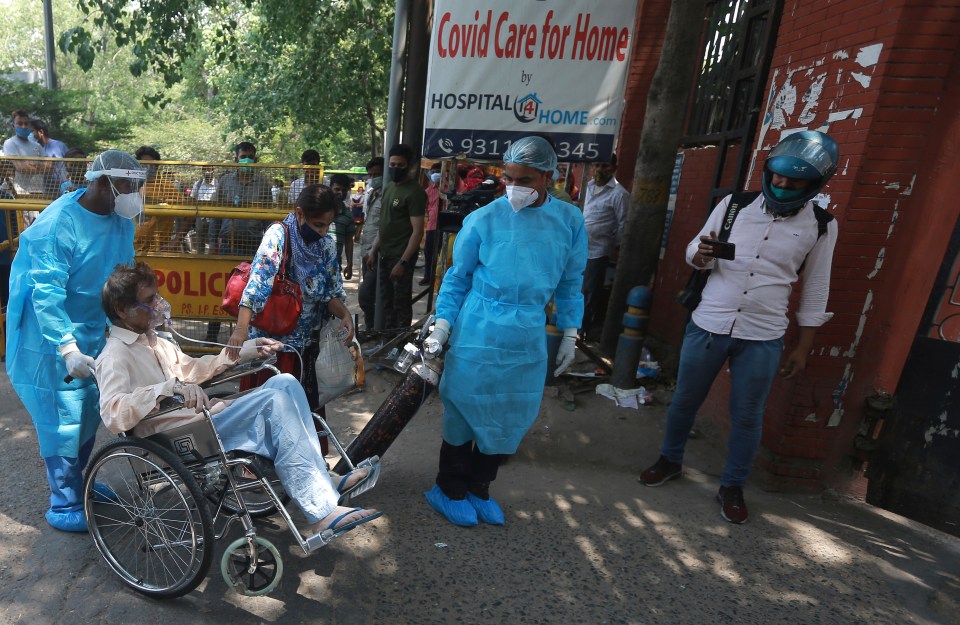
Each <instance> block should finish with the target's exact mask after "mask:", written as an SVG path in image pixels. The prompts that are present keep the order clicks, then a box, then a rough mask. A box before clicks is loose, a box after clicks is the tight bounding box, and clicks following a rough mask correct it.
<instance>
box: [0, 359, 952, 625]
mask: <svg viewBox="0 0 960 625" xmlns="http://www.w3.org/2000/svg"><path fill="white" fill-rule="evenodd" d="M395 380H396V378H395V377H394V374H393V373H392V372H374V373H372V374H371V375H370V377H369V378H368V382H369V383H368V389H367V390H366V392H364V393H359V394H356V395H352V396H350V397H348V398H345V399H344V400H342V401H341V402H340V403H339V404H338V405H337V406H336V407H335V408H334V410H333V411H332V412H333V413H334V414H333V415H332V416H331V421H332V422H334V423H335V424H336V425H337V428H338V429H339V430H341V431H342V432H344V434H345V437H346V438H347V439H349V438H350V436H352V434H351V432H355V431H356V430H357V429H358V428H359V427H362V425H363V423H364V422H365V420H366V419H367V418H369V416H370V414H372V411H373V410H374V409H375V408H376V406H377V405H379V403H380V401H381V400H382V398H383V396H384V395H385V394H386V393H387V391H388V390H389V388H390V387H391V386H392V385H393V383H394V382H395ZM439 414H440V411H439V403H438V401H437V399H436V398H431V400H430V401H429V402H428V404H427V405H426V406H425V407H424V409H423V410H421V412H420V414H418V416H417V418H416V419H415V420H414V421H413V422H412V423H411V424H410V426H409V427H408V428H407V430H406V431H404V433H403V434H402V435H401V437H400V438H399V439H398V440H397V442H396V444H395V445H394V447H393V448H392V449H391V450H390V452H389V453H388V454H387V456H386V458H385V459H384V463H385V467H384V475H383V479H382V482H381V485H380V486H379V487H378V488H377V489H376V490H375V491H373V492H371V493H369V494H367V495H365V496H364V498H363V500H362V502H363V503H364V504H366V505H371V506H376V507H379V508H380V509H382V510H384V511H385V512H386V516H385V517H384V518H383V519H382V520H381V521H379V522H378V523H376V524H375V525H374V526H373V527H370V526H367V527H369V529H358V530H357V531H355V532H353V533H351V534H349V535H348V536H346V537H345V538H343V539H341V540H338V541H336V542H335V543H334V544H332V545H330V546H328V547H326V548H324V549H322V550H320V551H319V552H317V553H315V554H313V555H312V556H310V557H303V556H301V555H298V554H297V553H296V548H295V546H294V545H293V544H292V543H291V541H290V537H289V535H288V534H286V533H285V530H283V531H280V529H279V528H278V527H277V526H273V527H270V526H269V525H268V526H266V527H265V528H264V531H263V533H264V535H265V536H267V537H269V538H270V539H271V540H273V541H274V542H275V543H276V544H277V545H278V547H279V548H280V551H281V553H282V554H284V562H285V565H286V571H285V573H284V578H283V582H282V583H281V585H280V587H279V588H278V589H277V590H276V591H275V592H274V593H273V594H272V595H271V596H269V597H262V598H247V597H241V596H239V595H236V594H234V593H232V592H231V591H229V590H227V587H226V585H225V583H224V582H223V580H222V579H221V578H220V575H219V573H218V572H217V567H216V562H219V553H218V554H217V556H216V559H215V565H214V567H213V568H212V571H211V573H210V575H209V576H208V578H207V580H206V582H205V583H204V584H203V585H201V587H200V588H199V589H198V590H196V591H195V592H193V593H191V594H190V595H189V596H187V597H184V598H181V599H178V600H174V601H167V602H162V601H153V600H149V599H147V598H144V597H141V596H140V595H138V594H136V593H135V592H132V591H130V590H128V589H127V588H125V587H124V586H123V585H122V584H121V583H120V582H119V580H118V579H117V578H115V577H114V576H113V574H112V573H111V572H110V571H108V570H107V568H106V567H105V566H104V564H103V563H102V562H101V561H100V558H99V555H98V554H97V552H96V550H95V549H94V547H93V545H92V542H91V541H90V539H89V537H88V536H86V535H75V534H64V533H60V532H57V531H55V530H53V529H51V528H49V527H48V526H47V525H46V523H45V522H44V521H43V519H42V513H43V510H44V508H45V494H44V491H45V484H44V481H43V477H42V463H41V460H40V458H39V457H38V456H37V446H36V441H35V436H34V434H33V429H32V426H31V425H30V421H29V418H28V417H27V415H26V413H25V412H24V410H23V409H22V407H21V406H20V404H19V401H17V399H16V396H15V395H13V393H12V391H11V389H10V386H9V382H8V380H7V378H6V376H5V375H2V374H0V432H2V435H0V476H2V477H3V480H4V482H5V487H4V488H3V489H0V537H2V540H0V624H4V625H6V624H8V623H24V624H30V625H46V624H55V623H56V624H70V625H80V624H84V625H86V624H91V625H99V624H113V623H134V622H135V623H138V625H150V624H154V623H156V624H158V625H159V624H163V625H169V624H170V623H177V625H194V624H201V623H203V624H204V625H207V624H209V623H211V622H215V623H231V624H233V625H247V624H258V623H284V624H286V623H290V624H293V623H316V624H327V623H330V624H334V623H337V624H349V623H416V624H427V623H551V624H553V623H584V624H594V623H595V624H601V623H630V624H634V623H637V624H640V623H671V624H684V623H690V624H714V623H758V624H760V623H762V624H773V623H784V624H789V625H797V624H798V623H800V624H806V623H822V624H838V625H839V624H848V623H871V624H886V623H889V624H902V623H917V624H929V623H960V619H958V614H960V611H958V607H960V602H958V599H960V581H958V573H960V557H958V556H960V542H958V541H957V540H956V539H953V538H950V537H947V536H944V535H942V534H938V533H936V532H933V531H930V530H926V529H924V528H922V527H919V526H917V525H915V524H913V523H911V522H908V521H906V520H904V519H902V518H899V517H896V516H894V515H889V514H886V513H881V512H879V511H876V510H874V509H872V508H870V507H868V506H865V505H863V504H858V503H850V502H845V501H830V500H824V499H823V498H820V497H812V496H784V495H780V494H771V493H763V492H758V491H756V490H751V491H749V493H748V503H749V504H750V506H751V513H752V518H751V520H750V522H749V523H748V524H747V525H744V526H732V525H730V524H728V523H726V522H725V521H723V520H722V519H721V518H720V516H719V514H718V510H717V505H716V504H715V502H714V500H713V496H714V494H715V490H716V484H717V476H718V473H719V469H720V466H721V458H720V457H719V455H718V453H717V451H716V450H715V449H713V448H712V447H711V445H710V444H709V443H708V441H707V440H706V438H701V439H698V440H696V441H694V442H692V443H691V448H690V453H689V457H688V461H687V467H686V477H685V478H684V479H683V480H680V481H677V482H672V483H670V484H669V485H667V486H665V487H662V488H655V489H652V488H645V487H642V486H640V485H639V484H637V482H636V478H635V476H636V473H637V470H638V469H639V468H640V464H642V463H646V462H647V461H648V460H650V459H651V458H654V457H655V456H656V448H657V444H658V442H659V439H660V435H661V433H662V420H663V409H662V408H646V409H644V410H642V411H640V412H636V411H630V410H628V409H619V410H618V409H615V408H613V407H612V405H610V404H608V403H606V400H603V399H602V398H600V397H596V396H591V395H589V394H587V395H578V396H577V409H576V410H574V411H573V412H568V411H566V410H563V409H562V408H561V406H560V404H559V403H558V402H557V401H556V400H553V399H549V398H548V399H545V401H544V408H543V414H542V416H541V418H540V419H539V420H538V422H537V424H536V426H535V427H534V430H533V431H532V432H531V434H530V435H529V436H528V438H527V440H526V441H525V443H524V446H523V448H522V453H521V454H519V455H518V456H517V457H515V458H514V459H513V460H511V462H509V463H508V464H507V465H506V466H504V468H503V469H502V472H501V479H500V480H499V481H498V482H497V483H496V486H495V494H496V496H497V497H498V498H499V499H500V500H501V501H502V503H503V505H504V508H505V510H506V514H507V525H506V526H505V527H503V528H495V527H486V526H480V527H477V528H471V529H463V528H456V527H453V526H451V525H449V524H447V523H446V522H445V521H443V520H442V519H441V518H440V517H439V516H438V515H437V514H435V513H434V512H433V511H431V510H430V509H429V508H428V506H427V505H426V503H425V502H424V500H423V496H422V494H421V493H422V491H423V490H425V489H427V488H428V487H429V486H430V484H431V481H432V477H433V474H434V471H435V470H436V454H437V449H438V445H439V436H440V434H439V432H440V419H439ZM235 533H236V531H235ZM224 544H225V543H224ZM221 548H222V546H221Z"/></svg>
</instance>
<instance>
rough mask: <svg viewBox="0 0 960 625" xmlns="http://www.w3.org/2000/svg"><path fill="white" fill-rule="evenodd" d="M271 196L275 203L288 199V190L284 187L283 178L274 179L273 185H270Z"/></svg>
mask: <svg viewBox="0 0 960 625" xmlns="http://www.w3.org/2000/svg"><path fill="white" fill-rule="evenodd" d="M270 197H271V198H272V199H273V203H274V204H277V203H279V202H286V201H287V192H286V191H285V190H284V189H283V180H280V179H279V178H274V179H273V186H272V187H270Z"/></svg>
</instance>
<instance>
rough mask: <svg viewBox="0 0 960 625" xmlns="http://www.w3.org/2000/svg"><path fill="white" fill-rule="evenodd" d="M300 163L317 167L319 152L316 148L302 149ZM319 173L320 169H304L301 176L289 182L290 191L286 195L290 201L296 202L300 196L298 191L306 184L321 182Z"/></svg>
mask: <svg viewBox="0 0 960 625" xmlns="http://www.w3.org/2000/svg"><path fill="white" fill-rule="evenodd" d="M300 164H301V165H310V166H312V167H318V166H319V165H320V153H319V152H317V151H316V150H304V151H303V154H301V155H300ZM320 174H321V170H320V169H304V170H303V176H301V177H300V178H297V179H296V180H294V181H293V182H291V183H290V193H289V194H288V195H287V197H288V198H289V200H290V203H291V204H296V203H297V200H298V199H299V198H300V192H301V191H303V188H304V187H305V186H307V185H308V184H320V183H321V182H323V181H322V180H321V179H320Z"/></svg>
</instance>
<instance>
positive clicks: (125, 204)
mask: <svg viewBox="0 0 960 625" xmlns="http://www.w3.org/2000/svg"><path fill="white" fill-rule="evenodd" d="M110 188H111V189H113V212H115V213H116V214H118V215H120V216H121V217H125V218H127V219H134V218H136V216H137V215H139V214H140V212H141V211H142V210H143V196H142V195H140V191H134V192H133V193H118V192H117V188H116V187H115V186H113V181H112V180H111V181H110Z"/></svg>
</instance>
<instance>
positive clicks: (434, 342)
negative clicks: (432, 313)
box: [423, 319, 450, 358]
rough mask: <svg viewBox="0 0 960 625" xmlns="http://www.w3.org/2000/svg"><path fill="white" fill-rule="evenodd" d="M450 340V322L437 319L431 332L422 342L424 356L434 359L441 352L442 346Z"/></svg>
mask: <svg viewBox="0 0 960 625" xmlns="http://www.w3.org/2000/svg"><path fill="white" fill-rule="evenodd" d="M449 338H450V322H449V321H447V320H446V319H437V320H436V321H435V322H434V324H433V332H431V333H430V336H428V337H427V340H425V341H424V342H423V351H424V352H426V353H425V354H424V355H425V356H426V357H427V358H436V357H437V355H438V354H439V353H440V352H442V351H443V346H444V345H446V344H447V339H449Z"/></svg>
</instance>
